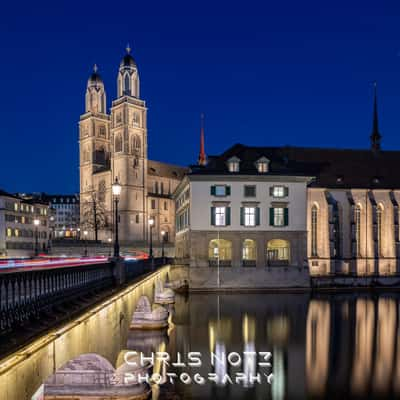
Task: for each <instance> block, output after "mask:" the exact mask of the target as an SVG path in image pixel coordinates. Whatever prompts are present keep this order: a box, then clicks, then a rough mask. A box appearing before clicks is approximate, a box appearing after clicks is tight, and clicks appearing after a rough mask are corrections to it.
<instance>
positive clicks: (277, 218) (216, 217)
mask: <svg viewBox="0 0 400 400" xmlns="http://www.w3.org/2000/svg"><path fill="white" fill-rule="evenodd" d="M230 224H231V208H230V207H211V225H213V226H229V225H230ZM240 225H242V226H258V225H260V208H259V207H241V208H240ZM269 225H270V226H278V227H279V226H288V225H289V209H288V208H286V207H285V208H284V207H271V208H270V209H269Z"/></svg>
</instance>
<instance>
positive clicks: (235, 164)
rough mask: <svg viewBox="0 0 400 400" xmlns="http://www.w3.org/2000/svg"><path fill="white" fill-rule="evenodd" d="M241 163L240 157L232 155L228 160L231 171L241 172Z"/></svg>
mask: <svg viewBox="0 0 400 400" xmlns="http://www.w3.org/2000/svg"><path fill="white" fill-rule="evenodd" d="M239 164H240V159H239V158H237V157H231V158H230V159H229V160H228V162H227V165H228V170H229V172H239Z"/></svg>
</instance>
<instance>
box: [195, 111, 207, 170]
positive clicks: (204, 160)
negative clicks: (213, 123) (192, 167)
mask: <svg viewBox="0 0 400 400" xmlns="http://www.w3.org/2000/svg"><path fill="white" fill-rule="evenodd" d="M197 163H198V164H199V165H201V166H205V165H206V164H207V156H206V152H205V150H204V114H203V113H202V114H201V128H200V152H199V158H198V160H197Z"/></svg>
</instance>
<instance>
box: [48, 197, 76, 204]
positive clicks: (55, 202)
mask: <svg viewBox="0 0 400 400" xmlns="http://www.w3.org/2000/svg"><path fill="white" fill-rule="evenodd" d="M52 202H53V203H54V206H56V205H57V203H64V198H63V197H60V201H57V199H56V198H54V199H53V200H52ZM69 202H71V203H75V202H77V200H76V199H75V198H72V199H70V198H69V197H67V198H66V199H65V203H69Z"/></svg>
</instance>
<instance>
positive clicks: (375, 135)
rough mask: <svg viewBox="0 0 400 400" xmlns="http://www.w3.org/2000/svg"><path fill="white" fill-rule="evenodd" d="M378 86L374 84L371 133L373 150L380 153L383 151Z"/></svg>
mask: <svg viewBox="0 0 400 400" xmlns="http://www.w3.org/2000/svg"><path fill="white" fill-rule="evenodd" d="M377 97H378V96H377V84H376V82H374V113H373V120H372V133H371V136H370V138H371V149H372V150H374V151H378V150H380V149H381V139H382V135H381V134H380V133H379V125H378V98H377Z"/></svg>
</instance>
